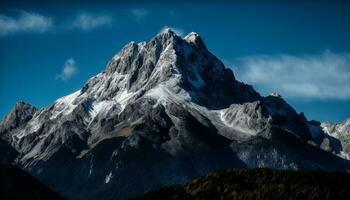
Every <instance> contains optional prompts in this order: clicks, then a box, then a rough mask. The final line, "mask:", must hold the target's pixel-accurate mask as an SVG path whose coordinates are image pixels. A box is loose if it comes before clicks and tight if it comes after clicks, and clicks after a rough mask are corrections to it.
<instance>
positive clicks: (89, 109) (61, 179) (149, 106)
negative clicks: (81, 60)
mask: <svg viewBox="0 0 350 200" xmlns="http://www.w3.org/2000/svg"><path fill="white" fill-rule="evenodd" d="M0 127H1V128H0V137H1V139H3V141H4V142H5V143H6V144H8V146H10V147H11V148H13V149H14V151H15V152H18V155H17V154H16V160H15V163H16V165H18V166H20V167H22V168H24V169H25V170H27V171H29V172H30V173H32V174H33V175H34V176H36V177H38V178H39V179H40V180H41V181H43V182H44V183H46V184H48V185H49V186H50V187H51V188H53V189H55V190H56V191H58V192H60V193H61V194H63V196H66V197H68V198H70V199H105V198H106V197H108V198H115V199H126V198H128V197H131V196H134V195H137V194H141V193H143V192H145V191H148V190H151V189H155V188H159V187H161V186H166V185H173V184H179V183H183V182H185V181H189V180H191V179H193V178H196V177H198V176H201V175H204V174H206V173H208V172H210V171H214V170H218V169H223V168H232V167H272V168H315V169H323V170H338V171H343V172H348V171H349V170H350V163H349V161H347V160H344V159H341V158H339V157H337V156H334V155H333V154H337V153H339V152H340V150H339V148H337V147H339V144H337V143H336V141H338V140H337V139H335V138H333V137H332V138H331V137H328V136H327V134H325V133H324V132H323V131H319V130H322V129H321V128H320V125H319V124H315V123H313V122H309V121H308V120H307V119H306V118H305V116H304V115H303V114H298V113H296V111H295V110H294V109H293V108H292V107H291V106H289V105H288V104H287V103H286V102H285V101H284V100H283V98H282V97H281V96H279V95H272V96H268V97H262V96H260V95H259V94H258V93H257V92H256V91H254V89H253V88H252V87H251V86H249V85H246V84H244V83H241V82H239V81H237V80H236V79H235V77H234V75H233V73H232V71H231V70H230V69H228V68H225V66H224V65H223V64H222V62H221V61H220V60H219V59H218V58H216V57H215V56H214V55H213V54H211V53H210V52H209V51H208V49H207V48H206V46H205V44H204V42H203V40H202V39H201V37H200V36H199V35H198V34H196V33H190V34H189V35H187V36H186V37H184V38H181V37H180V36H178V35H176V34H175V33H174V32H173V31H172V30H170V29H167V30H165V31H164V32H161V33H159V34H158V35H156V36H155V37H154V38H152V39H151V40H150V41H149V42H142V43H138V44H136V43H133V42H132V43H129V44H127V45H126V46H125V47H124V48H123V49H122V50H121V51H120V52H119V53H118V54H116V55H115V56H114V57H113V58H112V59H111V61H110V62H109V63H108V65H107V68H106V70H105V71H103V72H102V73H100V74H98V75H96V76H94V77H92V78H91V79H90V80H88V81H87V83H86V84H85V85H84V86H83V87H82V89H81V90H79V91H77V92H75V93H73V94H70V95H68V96H65V97H62V98H60V99H58V100H56V101H55V102H54V103H53V104H51V105H50V106H48V107H46V108H43V109H41V110H36V109H35V108H33V107H31V106H29V105H27V104H24V105H20V106H16V107H15V109H14V110H13V111H12V112H11V113H10V114H9V115H8V116H7V117H6V118H5V120H4V121H3V122H2V123H1V125H0ZM325 138H328V140H329V141H328V143H327V140H325ZM332 141H334V142H332ZM332 153H333V154H332ZM328 161H330V162H328Z"/></svg>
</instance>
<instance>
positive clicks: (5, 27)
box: [0, 11, 53, 36]
mask: <svg viewBox="0 0 350 200" xmlns="http://www.w3.org/2000/svg"><path fill="white" fill-rule="evenodd" d="M52 24H53V22H52V19H51V18H49V17H45V16H43V15H40V14H37V13H32V12H26V11H20V12H19V15H18V16H17V17H10V16H6V15H0V35H1V36H6V35H9V34H14V33H18V32H34V33H44V32H47V31H48V30H50V29H51V28H52Z"/></svg>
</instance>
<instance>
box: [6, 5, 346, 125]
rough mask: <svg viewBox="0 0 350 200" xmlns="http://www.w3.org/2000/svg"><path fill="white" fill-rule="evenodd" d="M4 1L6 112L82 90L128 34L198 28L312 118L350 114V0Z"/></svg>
mask: <svg viewBox="0 0 350 200" xmlns="http://www.w3.org/2000/svg"><path fill="white" fill-rule="evenodd" d="M168 2H169V3H164V1H159V2H158V1H151V2H147V3H146V2H142V1H129V3H123V2H115V3H109V2H108V1H106V2H104V3H92V2H89V1H87V2H84V3H83V2H75V3H65V2H64V1H63V2H61V3H51V4H45V3H25V2H22V3H21V2H16V3H10V2H8V3H3V4H2V6H1V7H0V105H1V106H0V118H3V117H4V116H5V114H6V113H7V112H9V111H10V110H11V108H12V107H13V105H14V104H15V102H16V101H18V100H24V101H26V102H28V103H30V104H32V105H35V106H37V107H39V108H42V107H44V106H47V105H49V104H51V103H52V102H53V101H54V100H55V99H57V98H59V97H61V96H64V95H67V94H69V93H71V92H73V91H76V90H78V89H80V88H81V87H82V86H83V84H84V83H85V82H86V80H87V79H89V78H90V77H92V76H94V75H96V74H97V73H99V72H101V71H102V70H103V69H104V68H105V66H106V64H107V62H108V61H109V59H111V57H112V56H113V55H114V54H116V53H117V52H118V51H119V50H120V49H121V48H122V47H123V45H125V44H126V43H128V42H129V41H136V42H139V41H148V40H150V39H151V38H152V37H153V36H154V35H155V34H157V33H158V32H159V31H160V30H161V29H162V28H164V27H172V28H174V29H175V30H176V31H178V32H179V34H183V35H186V34H187V33H188V32H191V31H195V32H197V33H199V34H200V35H201V36H202V38H203V39H204V41H205V43H206V45H207V47H208V48H209V50H210V51H211V52H212V53H214V54H215V55H216V56H217V57H219V58H220V59H221V60H222V61H223V62H224V63H225V64H226V65H227V66H228V67H231V68H232V69H233V70H234V72H235V75H236V77H237V79H239V80H242V81H244V82H247V83H249V84H252V85H253V86H254V87H255V88H256V89H257V90H258V91H259V92H260V93H261V94H262V95H267V94H269V93H270V92H273V91H277V92H279V93H280V94H282V96H283V97H284V98H285V99H286V100H287V101H288V102H289V103H290V104H291V105H292V106H293V107H294V108H295V109H296V110H297V111H298V112H301V111H303V112H304V113H305V114H306V116H307V117H308V118H309V119H317V120H321V121H331V122H336V121H342V120H344V119H346V118H349V117H350V37H349V35H350V4H349V3H348V4H344V3H333V4H329V3H297V4H295V3H273V2H272V1H271V2H270V3H264V4H262V3H255V2H254V1H249V3H241V2H240V1H236V2H233V3H231V2H228V1H221V2H219V3H218V2H217V3H212V2H210V1H204V2H202V3H199V2H196V1H191V2H185V1H183V2H184V3H177V4H172V3H170V1H168Z"/></svg>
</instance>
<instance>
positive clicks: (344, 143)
mask: <svg viewBox="0 0 350 200" xmlns="http://www.w3.org/2000/svg"><path fill="white" fill-rule="evenodd" d="M321 127H322V129H323V131H324V132H325V133H327V134H328V135H330V136H331V137H334V138H337V139H338V140H339V141H340V144H341V148H342V151H341V155H342V156H343V157H344V158H346V159H348V160H349V159H350V119H348V120H345V121H344V122H342V123H336V124H330V123H322V124H321Z"/></svg>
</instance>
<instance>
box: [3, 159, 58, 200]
mask: <svg viewBox="0 0 350 200" xmlns="http://www.w3.org/2000/svg"><path fill="white" fill-rule="evenodd" d="M0 199H4V200H5V199H18V200H20V199H35V200H40V199H50V200H60V199H63V198H62V197H60V196H59V195H58V194H57V193H55V192H53V191H52V190H50V189H49V188H48V187H46V186H45V185H44V184H42V183H41V182H39V181H38V180H36V179H35V178H34V177H32V176H31V175H29V174H27V173H26V172H24V171H23V170H21V169H19V168H17V167H15V166H12V165H7V164H0Z"/></svg>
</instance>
